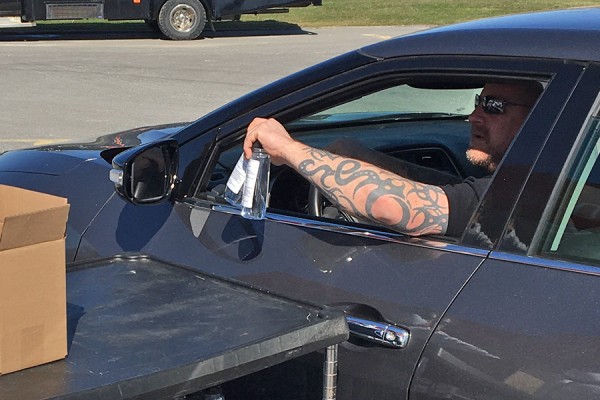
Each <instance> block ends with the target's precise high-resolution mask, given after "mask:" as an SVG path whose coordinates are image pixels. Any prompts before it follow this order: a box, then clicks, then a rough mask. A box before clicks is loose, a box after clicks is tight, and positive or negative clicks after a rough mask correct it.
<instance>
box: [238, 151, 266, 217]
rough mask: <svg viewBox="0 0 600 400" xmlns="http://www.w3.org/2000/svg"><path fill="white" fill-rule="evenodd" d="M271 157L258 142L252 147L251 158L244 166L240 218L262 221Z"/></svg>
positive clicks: (264, 211)
mask: <svg viewBox="0 0 600 400" xmlns="http://www.w3.org/2000/svg"><path fill="white" fill-rule="evenodd" d="M270 169H271V156H269V154H268V153H267V152H266V151H265V150H264V149H263V148H262V146H261V145H260V143H259V142H254V144H253V145H252V157H251V158H250V160H248V164H247V166H246V181H245V182H244V194H243V196H242V211H241V214H242V217H244V218H248V219H263V218H264V217H265V213H266V210H267V195H268V192H269V172H270Z"/></svg>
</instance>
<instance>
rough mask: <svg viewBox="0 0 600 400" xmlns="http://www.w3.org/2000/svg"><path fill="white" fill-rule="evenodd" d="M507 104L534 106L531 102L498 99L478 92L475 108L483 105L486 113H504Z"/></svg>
mask: <svg viewBox="0 0 600 400" xmlns="http://www.w3.org/2000/svg"><path fill="white" fill-rule="evenodd" d="M507 104H510V105H513V106H521V107H533V106H531V105H529V104H519V103H512V102H510V101H506V100H502V99H497V98H495V97H492V96H480V95H478V94H476V95H475V108H477V106H479V105H481V107H483V111H484V112H485V113H486V114H503V113H504V110H505V108H506V105H507Z"/></svg>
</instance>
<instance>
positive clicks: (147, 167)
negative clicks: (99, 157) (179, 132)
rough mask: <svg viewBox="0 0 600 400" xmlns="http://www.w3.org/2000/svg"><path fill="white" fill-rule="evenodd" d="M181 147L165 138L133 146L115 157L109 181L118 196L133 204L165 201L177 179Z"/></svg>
mask: <svg viewBox="0 0 600 400" xmlns="http://www.w3.org/2000/svg"><path fill="white" fill-rule="evenodd" d="M178 164H179V146H178V144H177V141H176V140H173V139H170V140H164V141H160V142H154V143H148V144H146V145H142V146H138V147H134V148H132V149H129V150H126V151H124V152H122V153H120V154H118V155H117V156H116V157H115V158H114V159H113V160H112V169H111V171H110V180H111V181H112V182H113V183H114V184H115V190H116V191H117V193H118V194H119V195H121V196H122V197H124V198H125V199H126V200H128V201H130V202H131V203H134V204H156V203H160V202H162V201H164V200H166V199H167V198H168V197H169V196H170V195H171V192H172V191H173V188H174V187H175V183H176V180H177V166H178Z"/></svg>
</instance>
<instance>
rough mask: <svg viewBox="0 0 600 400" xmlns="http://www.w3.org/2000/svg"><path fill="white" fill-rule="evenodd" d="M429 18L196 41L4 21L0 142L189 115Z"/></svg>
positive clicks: (1, 146)
mask: <svg viewBox="0 0 600 400" xmlns="http://www.w3.org/2000/svg"><path fill="white" fill-rule="evenodd" d="M425 28H426V27H424V26H411V27H343V28H341V27H340V28H319V29H301V28H298V29H285V30H276V29H262V30H229V31H228V30H220V31H217V32H210V33H209V34H207V36H206V37H205V38H203V39H199V40H194V41H169V40H163V39H161V38H160V37H159V36H158V35H157V34H154V33H152V32H150V31H137V30H136V31H122V32H119V31H116V32H115V31H110V32H103V31H98V32H90V31H89V30H87V31H77V30H71V31H69V32H67V33H61V32H57V31H56V30H54V31H44V30H39V29H37V28H33V29H32V30H30V31H28V30H20V31H14V30H10V31H7V30H0V85H1V87H2V95H1V96H0V110H1V112H0V151H4V150H8V149H15V148H21V147H30V146H35V145H44V144H51V143H57V142H66V141H81V140H87V139H94V138H95V137H97V136H100V135H103V134H107V133H111V132H117V131H121V130H125V129H129V128H134V127H139V126H147V125H154V124H162V123H171V122H181V121H193V120H195V119H197V118H199V117H201V116H202V115H204V114H206V113H207V112H209V111H211V110H213V109H215V108H217V107H219V106H221V105H223V104H225V103H227V102H229V101H231V100H234V99H235V98H237V97H239V96H241V95H243V94H246V93H248V92H250V91H252V90H254V89H256V88H258V87H260V86H263V85H265V84H267V83H270V82H273V81H275V80H277V79H279V78H281V77H284V76H286V75H288V74H290V73H293V72H296V71H298V70H301V69H303V68H305V67H308V66H310V65H313V64H316V63H318V62H321V61H324V60H326V59H329V58H331V57H333V56H336V55H339V54H342V53H344V52H346V51H349V50H352V49H355V48H358V47H362V46H365V45H368V44H371V43H375V42H379V41H381V40H386V39H389V38H391V37H395V36H400V35H404V34H407V33H410V32H414V31H416V30H420V29H425ZM30 29H31V28H30Z"/></svg>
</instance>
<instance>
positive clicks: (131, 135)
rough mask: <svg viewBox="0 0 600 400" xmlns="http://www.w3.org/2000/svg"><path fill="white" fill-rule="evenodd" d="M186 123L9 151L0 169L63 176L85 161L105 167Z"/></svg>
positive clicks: (0, 159) (2, 160)
mask: <svg viewBox="0 0 600 400" xmlns="http://www.w3.org/2000/svg"><path fill="white" fill-rule="evenodd" d="M186 125H187V124H186V123H177V124H168V125H157V126H148V127H142V128H135V129H130V130H127V131H122V132H117V133H112V134H109V135H104V136H100V137H98V138H96V139H95V140H91V141H88V142H83V143H64V144H53V145H48V146H41V147H35V148H30V149H22V150H13V151H8V152H6V153H4V154H2V155H1V156H0V172H24V173H33V174H44V175H63V174H66V173H68V172H69V171H71V170H73V169H74V168H76V167H78V166H79V165H81V164H82V163H84V162H91V161H96V160H99V161H98V162H101V163H103V164H106V165H107V167H108V166H109V165H110V159H112V157H114V156H115V155H116V154H118V153H119V152H120V151H119V150H120V149H122V150H125V149H127V148H130V147H135V146H139V145H141V144H144V143H149V142H154V141H157V140H161V139H165V138H167V137H170V136H171V135H173V134H174V133H176V132H177V131H179V130H180V129H181V128H183V127H185V126H186Z"/></svg>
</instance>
